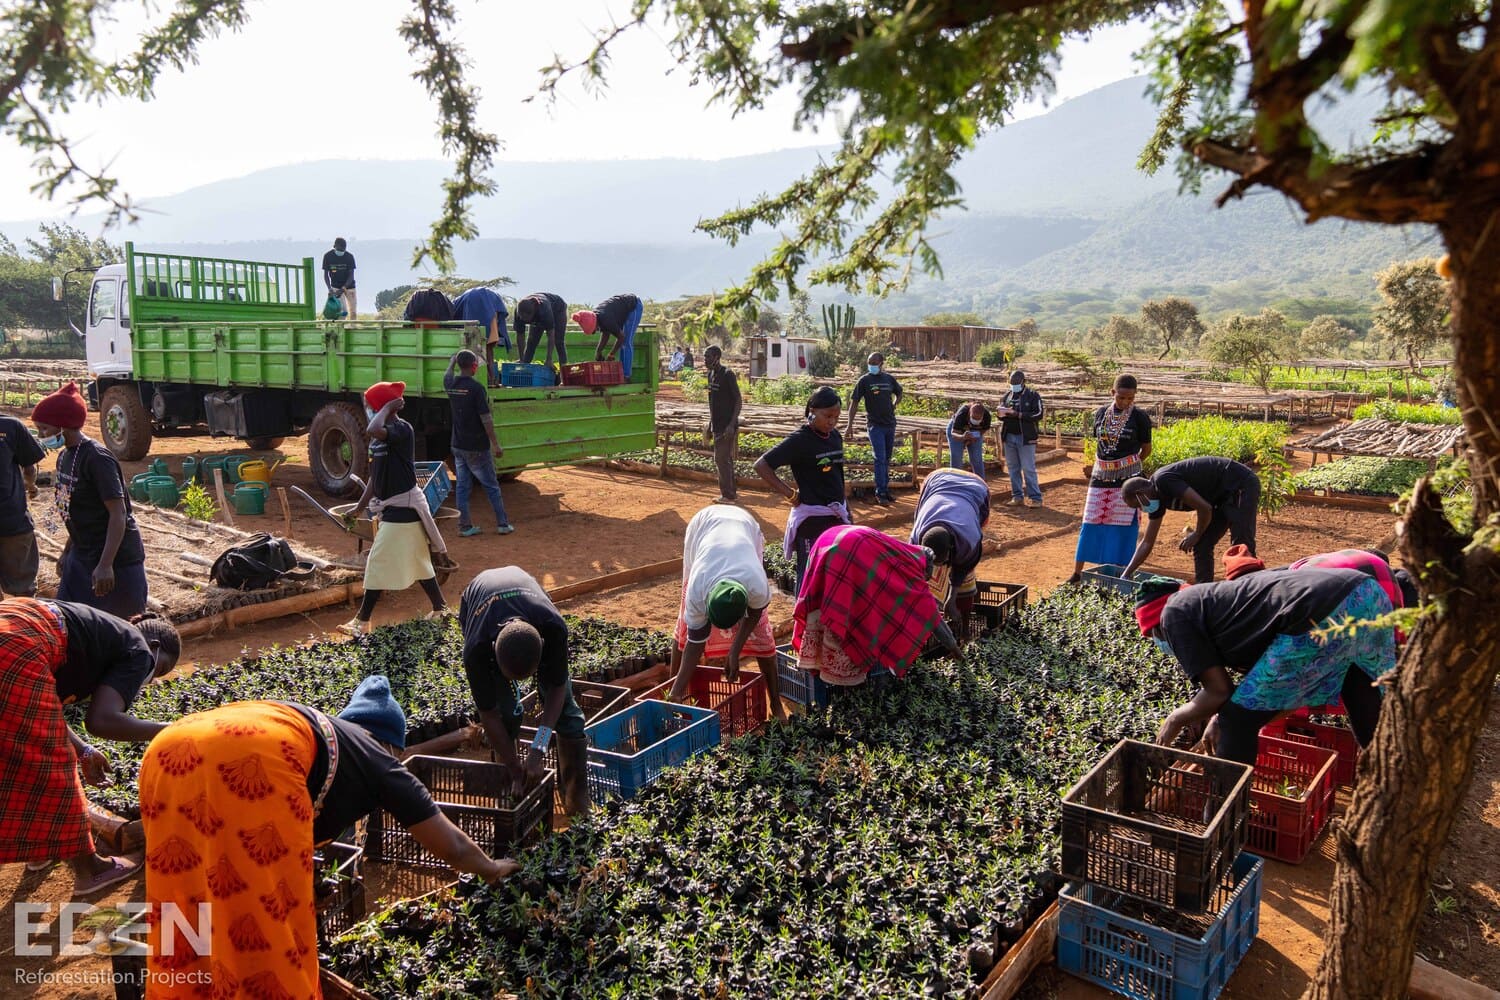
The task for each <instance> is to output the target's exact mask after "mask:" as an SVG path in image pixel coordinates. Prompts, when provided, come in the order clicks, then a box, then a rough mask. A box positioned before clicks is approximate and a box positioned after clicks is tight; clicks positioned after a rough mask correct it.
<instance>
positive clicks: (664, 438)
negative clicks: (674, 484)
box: [657, 431, 672, 479]
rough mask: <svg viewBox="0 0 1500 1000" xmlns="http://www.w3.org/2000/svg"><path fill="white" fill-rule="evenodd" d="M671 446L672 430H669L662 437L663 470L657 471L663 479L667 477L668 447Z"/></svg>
mask: <svg viewBox="0 0 1500 1000" xmlns="http://www.w3.org/2000/svg"><path fill="white" fill-rule="evenodd" d="M671 446H672V432H671V431H667V433H666V434H665V435H663V436H662V439H661V470H660V471H659V472H657V476H658V477H660V478H662V479H665V478H667V449H668V448H670V447H671Z"/></svg>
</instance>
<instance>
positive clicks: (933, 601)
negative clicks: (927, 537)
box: [792, 525, 958, 686]
mask: <svg viewBox="0 0 1500 1000" xmlns="http://www.w3.org/2000/svg"><path fill="white" fill-rule="evenodd" d="M932 568H933V556H932V552H931V551H930V550H928V549H924V548H922V547H921V546H918V545H908V544H907V543H905V542H902V541H898V540H896V539H894V538H892V537H891V536H889V535H887V534H884V533H883V532H880V531H876V530H875V529H874V528H867V527H864V526H862V525H846V526H843V527H839V528H834V529H831V530H829V531H825V532H824V533H823V534H822V535H821V536H819V537H818V540H817V541H816V542H815V543H813V547H812V551H811V553H810V554H809V556H808V560H807V576H806V577H805V578H804V579H803V581H802V589H801V590H800V591H799V592H798V597H797V608H796V611H795V612H794V617H795V619H796V624H795V627H794V630H793V632H792V646H793V648H795V649H796V650H797V665H798V666H799V667H801V668H802V669H803V670H808V671H816V672H817V673H819V674H820V675H821V676H822V678H823V680H824V681H826V682H827V683H829V684H840V685H846V686H847V685H853V684H862V683H864V680H865V677H866V676H867V675H868V674H870V672H871V671H874V670H877V669H886V670H889V671H891V672H892V673H894V674H895V675H896V676H897V677H900V676H903V675H904V674H905V673H906V671H907V669H908V668H910V666H911V665H912V663H913V662H915V661H916V659H917V656H918V655H919V654H920V653H921V652H922V648H923V646H925V645H926V643H927V637H928V636H929V635H934V634H935V635H936V636H937V637H938V640H939V641H940V642H941V643H942V644H943V646H944V648H946V649H947V650H948V651H949V652H950V653H954V654H957V653H958V642H957V640H955V639H954V637H953V633H952V631H950V630H949V628H948V626H947V624H946V623H945V622H944V621H943V616H942V609H941V608H940V607H939V605H938V602H937V598H935V597H933V596H932V591H931V590H930V589H929V588H928V586H927V580H928V578H929V577H930V576H931V575H932Z"/></svg>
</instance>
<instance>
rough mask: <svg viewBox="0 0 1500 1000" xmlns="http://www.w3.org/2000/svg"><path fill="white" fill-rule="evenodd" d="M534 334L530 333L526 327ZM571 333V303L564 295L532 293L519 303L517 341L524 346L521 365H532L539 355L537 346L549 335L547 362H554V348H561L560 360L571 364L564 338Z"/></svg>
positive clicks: (559, 350) (558, 354)
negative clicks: (534, 358) (569, 305)
mask: <svg viewBox="0 0 1500 1000" xmlns="http://www.w3.org/2000/svg"><path fill="white" fill-rule="evenodd" d="M527 327H530V328H531V336H530V337H527V336H526V328H527ZM567 332H568V304H567V303H566V302H564V301H563V297H562V296H561V295H557V294H554V293H553V292H532V293H531V294H530V295H528V296H526V297H525V298H524V299H522V300H521V301H519V302H517V303H516V344H517V346H519V347H520V348H521V364H523V365H529V364H531V359H532V358H533V357H535V356H536V349H537V345H538V344H540V343H541V340H542V337H543V336H544V335H545V336H546V338H547V364H549V365H550V364H552V351H553V349H554V348H556V350H557V363H558V364H560V365H565V364H567V363H568V348H567V345H565V344H564V343H563V338H564V336H565V335H566V334H567Z"/></svg>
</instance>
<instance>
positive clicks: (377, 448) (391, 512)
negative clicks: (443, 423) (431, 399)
mask: <svg viewBox="0 0 1500 1000" xmlns="http://www.w3.org/2000/svg"><path fill="white" fill-rule="evenodd" d="M486 444H488V442H486ZM416 454H417V436H416V432H415V431H414V430H412V426H411V424H409V423H407V422H406V421H405V420H402V419H401V418H400V417H398V416H394V415H393V416H392V417H391V418H390V419H389V420H387V421H386V422H385V440H384V441H380V440H376V439H373V438H372V439H371V441H370V482H372V483H374V484H375V495H376V496H377V497H379V498H380V499H382V500H388V499H390V498H391V497H395V496H400V495H401V494H403V493H405V492H406V491H407V490H409V489H411V488H412V487H413V486H415V485H417V467H416ZM380 519H381V520H382V521H387V522H389V523H391V524H410V523H411V522H413V521H420V520H421V519H422V515H420V514H418V513H417V512H416V511H415V510H413V509H411V508H410V507H387V508H386V509H385V510H383V511H382V512H381V514H380Z"/></svg>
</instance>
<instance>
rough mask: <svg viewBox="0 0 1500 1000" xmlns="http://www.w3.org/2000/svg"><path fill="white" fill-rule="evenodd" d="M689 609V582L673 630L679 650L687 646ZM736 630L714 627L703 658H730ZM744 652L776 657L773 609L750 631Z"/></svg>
mask: <svg viewBox="0 0 1500 1000" xmlns="http://www.w3.org/2000/svg"><path fill="white" fill-rule="evenodd" d="M686 609H687V581H686V580H683V581H682V596H681V598H680V599H679V601H678V604H677V627H676V629H674V630H673V637H674V638H675V639H676V640H677V648H678V649H682V648H684V647H685V646H687V619H686V618H684V617H683V614H684V612H685V611H686ZM736 631H738V627H736V628H719V627H718V626H717V625H715V626H713V631H712V632H710V633H709V634H708V645H706V646H704V647H703V658H704V659H706V660H707V659H713V658H714V657H719V656H728V655H729V647H730V646H731V645H732V644H733V643H734V633H735V632H736ZM744 652H746V653H749V654H750V655H751V656H775V655H776V635H775V633H774V632H773V631H772V630H771V609H770V608H766V610H765V611H763V612H761V616H760V621H758V622H756V623H755V627H754V628H753V629H751V630H750V636H749V638H747V639H746V640H745V648H744Z"/></svg>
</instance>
